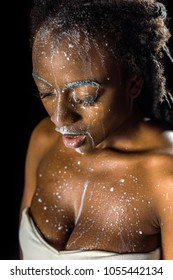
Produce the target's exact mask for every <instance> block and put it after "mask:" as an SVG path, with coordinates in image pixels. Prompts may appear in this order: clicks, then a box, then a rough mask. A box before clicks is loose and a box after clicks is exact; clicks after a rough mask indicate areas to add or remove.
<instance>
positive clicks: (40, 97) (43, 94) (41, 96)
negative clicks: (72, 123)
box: [35, 92, 53, 100]
mask: <svg viewBox="0 0 173 280" xmlns="http://www.w3.org/2000/svg"><path fill="white" fill-rule="evenodd" d="M35 95H36V97H38V98H39V99H41V100H43V99H44V98H46V97H49V96H52V95H53V94H52V93H50V92H45V93H41V92H36V94H35Z"/></svg>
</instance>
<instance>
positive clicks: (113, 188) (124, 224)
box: [31, 157, 155, 251]
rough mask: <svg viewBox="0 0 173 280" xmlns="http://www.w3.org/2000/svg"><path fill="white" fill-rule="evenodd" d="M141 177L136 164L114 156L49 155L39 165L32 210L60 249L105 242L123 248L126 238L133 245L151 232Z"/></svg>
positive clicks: (147, 198)
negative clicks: (89, 158)
mask: <svg viewBox="0 0 173 280" xmlns="http://www.w3.org/2000/svg"><path fill="white" fill-rule="evenodd" d="M146 181H147V180H146V179H145V174H143V173H142V172H139V170H138V169H135V165H134V166H133V167H132V166H131V164H129V165H128V164H127V163H126V164H124V165H123V164H120V162H117V161H116V160H115V161H112V160H108V159H99V158H98V159H97V158H96V159H95V161H94V160H93V161H91V160H82V159H81V158H80V157H79V158H75V159H74V158H73V159H72V158H70V157H69V158H66V157H60V158H57V157H55V158H54V157H52V158H51V160H49V161H47V160H46V161H45V162H44V164H43V165H41V166H40V169H39V172H38V185H37V190H36V192H35V194H34V198H33V201H32V205H31V209H32V212H33V215H34V218H35V221H36V224H37V225H38V227H39V228H40V230H41V232H42V233H43V235H44V236H45V237H46V239H47V240H49V242H50V243H51V242H52V243H53V244H56V246H57V248H59V249H62V248H72V249H74V248H81V247H82V248H83V247H85V248H90V249H91V248H95V247H96V248H100V247H101V246H103V245H102V244H107V245H104V246H106V248H107V249H109V246H110V248H112V247H114V248H115V251H116V250H120V249H117V248H118V247H117V246H119V244H121V250H122V247H123V246H127V241H128V244H129V246H131V245H130V244H134V243H136V246H138V245H137V244H138V243H140V242H141V238H143V236H144V234H145V236H146V235H147V234H148V235H149V234H153V233H155V232H152V231H153V228H152V222H153V217H154V215H153V206H152V200H153V198H152V195H151V194H150V195H148V188H149V186H148V185H147V183H146ZM86 240H87V242H86ZM132 240H133V242H132ZM125 244H126V245H125ZM128 250H129V251H131V249H128Z"/></svg>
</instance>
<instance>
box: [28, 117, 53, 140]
mask: <svg viewBox="0 0 173 280" xmlns="http://www.w3.org/2000/svg"><path fill="white" fill-rule="evenodd" d="M57 135H58V134H57V133H56V132H55V126H54V124H53V123H52V122H51V120H50V118H49V117H46V118H44V119H43V120H41V121H40V122H39V123H38V124H37V125H36V127H35V128H34V130H33V132H32V134H31V141H33V140H34V142H35V141H36V142H37V143H38V144H41V143H42V144H43V143H45V144H46V143H47V144H49V143H50V144H51V143H52V142H53V141H55V140H56V139H57V137H58V136H57Z"/></svg>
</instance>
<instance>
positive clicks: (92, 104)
mask: <svg viewBox="0 0 173 280" xmlns="http://www.w3.org/2000/svg"><path fill="white" fill-rule="evenodd" d="M73 100H74V101H75V102H76V103H77V104H83V106H84V107H87V106H89V105H90V106H94V103H95V101H96V98H94V97H91V98H90V100H85V98H81V99H80V98H76V99H74V98H73Z"/></svg>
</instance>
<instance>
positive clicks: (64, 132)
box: [55, 127, 87, 136]
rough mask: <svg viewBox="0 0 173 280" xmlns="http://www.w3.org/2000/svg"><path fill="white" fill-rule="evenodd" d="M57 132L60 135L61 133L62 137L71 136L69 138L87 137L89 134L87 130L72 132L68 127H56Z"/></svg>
mask: <svg viewBox="0 0 173 280" xmlns="http://www.w3.org/2000/svg"><path fill="white" fill-rule="evenodd" d="M55 130H56V131H57V132H59V133H61V134H62V135H65V136H66V135H67V136H68V135H69V136H73V135H74V136H75V135H86V134H87V132H86V131H85V130H79V131H74V130H70V129H68V128H67V127H60V128H59V127H56V128H55Z"/></svg>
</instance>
